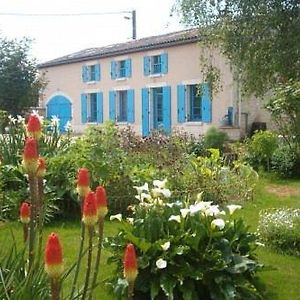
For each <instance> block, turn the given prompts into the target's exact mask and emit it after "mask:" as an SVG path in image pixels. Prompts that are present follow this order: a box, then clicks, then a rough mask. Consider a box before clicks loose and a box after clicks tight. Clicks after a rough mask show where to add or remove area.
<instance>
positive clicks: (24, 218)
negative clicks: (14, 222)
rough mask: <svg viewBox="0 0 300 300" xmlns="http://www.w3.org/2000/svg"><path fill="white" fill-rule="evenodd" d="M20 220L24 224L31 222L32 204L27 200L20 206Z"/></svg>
mask: <svg viewBox="0 0 300 300" xmlns="http://www.w3.org/2000/svg"><path fill="white" fill-rule="evenodd" d="M20 221H21V222H22V223H23V224H28V223H29V222H30V205H29V204H28V203H27V202H23V203H22V204H21V206H20Z"/></svg>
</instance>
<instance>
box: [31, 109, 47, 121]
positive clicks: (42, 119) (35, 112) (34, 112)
mask: <svg viewBox="0 0 300 300" xmlns="http://www.w3.org/2000/svg"><path fill="white" fill-rule="evenodd" d="M31 114H32V115H34V116H37V117H38V118H39V120H40V122H41V124H42V123H43V121H44V117H43V116H41V115H39V112H38V111H37V110H35V109H33V110H32V113H31Z"/></svg>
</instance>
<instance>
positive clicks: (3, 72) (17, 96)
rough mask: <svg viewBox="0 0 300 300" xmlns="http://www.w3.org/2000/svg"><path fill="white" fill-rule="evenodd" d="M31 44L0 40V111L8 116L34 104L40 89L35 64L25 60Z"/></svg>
mask: <svg viewBox="0 0 300 300" xmlns="http://www.w3.org/2000/svg"><path fill="white" fill-rule="evenodd" d="M30 44H31V41H30V40H29V39H27V38H23V39H21V40H9V39H7V38H4V37H0V109H1V110H6V111H7V112H8V113H10V114H12V115H16V114H20V113H22V111H24V110H25V109H26V108H28V107H30V106H35V105H37V103H38V95H39V90H40V88H41V87H42V86H43V83H42V81H41V80H40V79H39V77H38V75H37V74H38V73H37V67H36V61H35V59H33V58H31V57H30V56H29V50H30Z"/></svg>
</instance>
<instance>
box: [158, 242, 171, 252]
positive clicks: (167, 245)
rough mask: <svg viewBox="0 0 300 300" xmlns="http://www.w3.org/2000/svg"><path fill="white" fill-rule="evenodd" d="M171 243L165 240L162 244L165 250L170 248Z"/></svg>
mask: <svg viewBox="0 0 300 300" xmlns="http://www.w3.org/2000/svg"><path fill="white" fill-rule="evenodd" d="M170 245H171V243H170V242H165V243H164V244H162V245H160V246H161V247H162V249H163V250H164V251H167V250H168V249H169V248H170Z"/></svg>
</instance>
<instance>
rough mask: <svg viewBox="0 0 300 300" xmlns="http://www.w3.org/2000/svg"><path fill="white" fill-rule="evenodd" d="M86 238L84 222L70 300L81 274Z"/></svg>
mask: <svg viewBox="0 0 300 300" xmlns="http://www.w3.org/2000/svg"><path fill="white" fill-rule="evenodd" d="M84 240H85V225H84V224H83V223H81V236H80V246H79V252H78V258H77V265H76V270H75V275H74V279H73V283H72V290H71V295H70V300H71V299H73V296H74V293H75V289H76V285H77V280H78V275H79V270H80V264H81V259H82V253H83V245H84Z"/></svg>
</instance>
